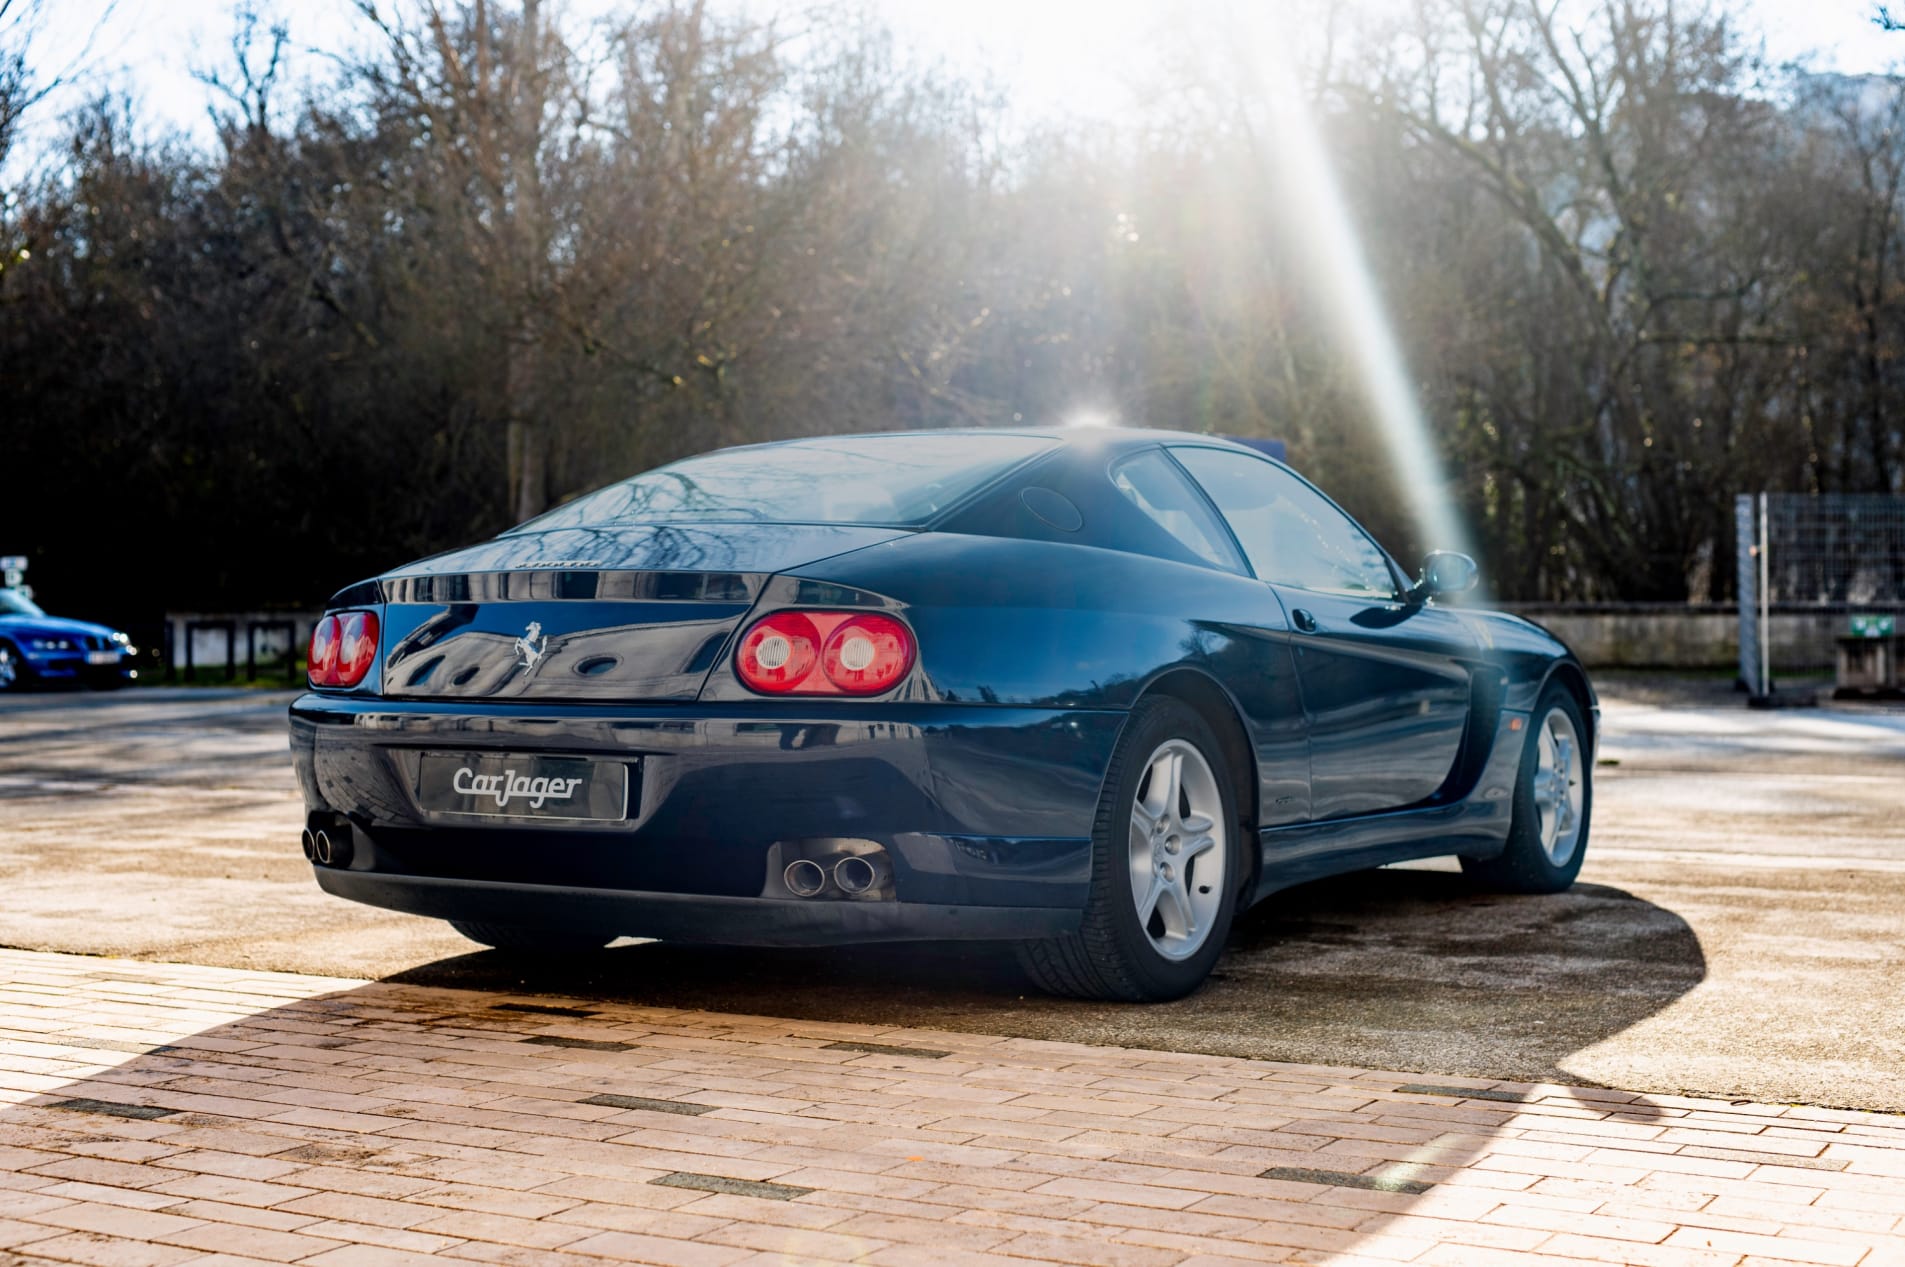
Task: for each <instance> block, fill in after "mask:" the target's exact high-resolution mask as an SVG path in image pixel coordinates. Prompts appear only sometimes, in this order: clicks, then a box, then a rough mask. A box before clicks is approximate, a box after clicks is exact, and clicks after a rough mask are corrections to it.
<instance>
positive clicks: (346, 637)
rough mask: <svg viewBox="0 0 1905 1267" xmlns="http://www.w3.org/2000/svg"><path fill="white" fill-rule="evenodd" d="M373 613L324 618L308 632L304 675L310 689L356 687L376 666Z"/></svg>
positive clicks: (376, 630)
mask: <svg viewBox="0 0 1905 1267" xmlns="http://www.w3.org/2000/svg"><path fill="white" fill-rule="evenodd" d="M377 636H378V629H377V615H376V613H375V612H343V613H341V614H340V615H336V616H326V617H325V618H324V619H323V620H320V621H318V623H317V626H316V627H315V628H313V629H312V630H311V650H310V653H309V656H308V659H307V661H306V663H307V666H308V667H307V669H306V672H307V674H308V675H309V677H310V681H311V685H312V686H356V685H357V684H358V683H359V682H362V681H363V680H364V678H365V677H366V676H368V675H369V673H370V666H371V665H373V664H375V663H377Z"/></svg>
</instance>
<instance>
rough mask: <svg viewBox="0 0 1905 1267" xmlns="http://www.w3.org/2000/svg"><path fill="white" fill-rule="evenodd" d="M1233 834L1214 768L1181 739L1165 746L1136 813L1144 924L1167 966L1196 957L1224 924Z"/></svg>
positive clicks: (1136, 891) (1136, 888)
mask: <svg viewBox="0 0 1905 1267" xmlns="http://www.w3.org/2000/svg"><path fill="white" fill-rule="evenodd" d="M1226 830H1227V827H1226V825H1225V823H1224V803H1223V800H1222V798H1221V796H1220V795H1219V793H1218V790H1217V776H1216V775H1215V774H1213V773H1211V768H1210V763H1209V762H1207V761H1205V760H1204V756H1203V754H1202V753H1200V752H1198V750H1197V749H1196V748H1195V747H1194V746H1192V745H1191V744H1189V743H1187V742H1185V741H1184V740H1182V739H1170V740H1166V741H1165V742H1164V743H1162V744H1160V745H1159V746H1158V749H1157V751H1155V752H1153V753H1152V754H1151V758H1150V760H1149V761H1147V762H1146V763H1145V772H1144V777H1143V778H1142V779H1140V780H1139V782H1138V791H1137V796H1136V798H1135V800H1134V801H1133V803H1132V806H1131V844H1130V865H1131V897H1132V900H1133V901H1134V902H1136V903H1137V907H1138V923H1139V925H1140V926H1141V927H1142V928H1143V929H1144V931H1145V935H1146V936H1148V937H1149V938H1150V939H1151V945H1152V947H1153V948H1154V949H1155V950H1156V951H1157V952H1158V954H1160V955H1162V956H1163V957H1164V958H1166V959H1172V960H1180V959H1188V958H1190V957H1191V956H1192V955H1195V954H1196V953H1197V952H1198V950H1199V948H1200V947H1202V946H1203V944H1204V942H1205V941H1206V940H1208V939H1209V937H1210V931H1211V928H1212V927H1213V926H1214V925H1215V924H1216V922H1217V914H1218V911H1219V909H1220V908H1221V907H1222V905H1223V902H1224V881H1225V876H1224V871H1225V868H1226V866H1227V865H1228V863H1227V860H1228V859H1229V857H1230V849H1229V847H1228V846H1229V842H1228V841H1227V840H1226V839H1225V838H1224V833H1225V831H1226Z"/></svg>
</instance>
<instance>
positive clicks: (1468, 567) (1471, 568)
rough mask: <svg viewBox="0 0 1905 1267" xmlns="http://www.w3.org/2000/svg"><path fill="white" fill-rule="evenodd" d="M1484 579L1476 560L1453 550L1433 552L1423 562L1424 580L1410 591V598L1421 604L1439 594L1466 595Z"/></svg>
mask: <svg viewBox="0 0 1905 1267" xmlns="http://www.w3.org/2000/svg"><path fill="white" fill-rule="evenodd" d="M1481 579H1482V570H1481V569H1480V568H1479V567H1477V566H1475V560H1473V559H1471V558H1469V557H1468V556H1467V555H1466V554H1457V553H1456V552H1455V551H1453V550H1432V551H1430V552H1429V555H1428V557H1427V558H1425V559H1423V560H1422V579H1421V580H1419V581H1417V582H1416V583H1415V586H1414V587H1413V588H1412V589H1410V591H1409V598H1410V599H1411V601H1414V602H1418V603H1419V602H1421V601H1422V600H1424V599H1426V598H1434V597H1435V596H1436V595H1438V594H1466V593H1468V591H1470V590H1472V589H1474V588H1475V583H1476V582H1477V581H1479V580H1481Z"/></svg>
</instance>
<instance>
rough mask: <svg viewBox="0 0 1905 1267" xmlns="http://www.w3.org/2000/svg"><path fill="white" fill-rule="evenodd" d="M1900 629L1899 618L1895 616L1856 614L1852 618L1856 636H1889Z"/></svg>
mask: <svg viewBox="0 0 1905 1267" xmlns="http://www.w3.org/2000/svg"><path fill="white" fill-rule="evenodd" d="M1897 630H1898V618H1897V617H1895V616H1854V617H1853V618H1852V636H1853V637H1854V638H1889V637H1891V636H1892V635H1893V634H1894V633H1896V632H1897Z"/></svg>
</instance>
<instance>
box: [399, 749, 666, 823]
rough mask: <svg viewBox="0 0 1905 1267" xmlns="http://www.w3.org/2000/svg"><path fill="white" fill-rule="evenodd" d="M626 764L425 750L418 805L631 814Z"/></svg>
mask: <svg viewBox="0 0 1905 1267" xmlns="http://www.w3.org/2000/svg"><path fill="white" fill-rule="evenodd" d="M628 778H629V775H628V763H627V762H623V761H584V760H580V759H576V758H569V757H530V756H521V755H509V754H495V753H483V754H477V753H458V754H445V753H424V754H423V756H422V757H421V759H420V761H419V763H418V768H417V803H418V804H419V805H420V806H422V807H423V808H424V809H425V810H428V811H433V812H435V813H439V814H469V815H472V816H479V817H483V818H571V819H574V818H580V819H589V820H593V821H596V822H614V821H617V820H620V819H624V818H627V817H628Z"/></svg>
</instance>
